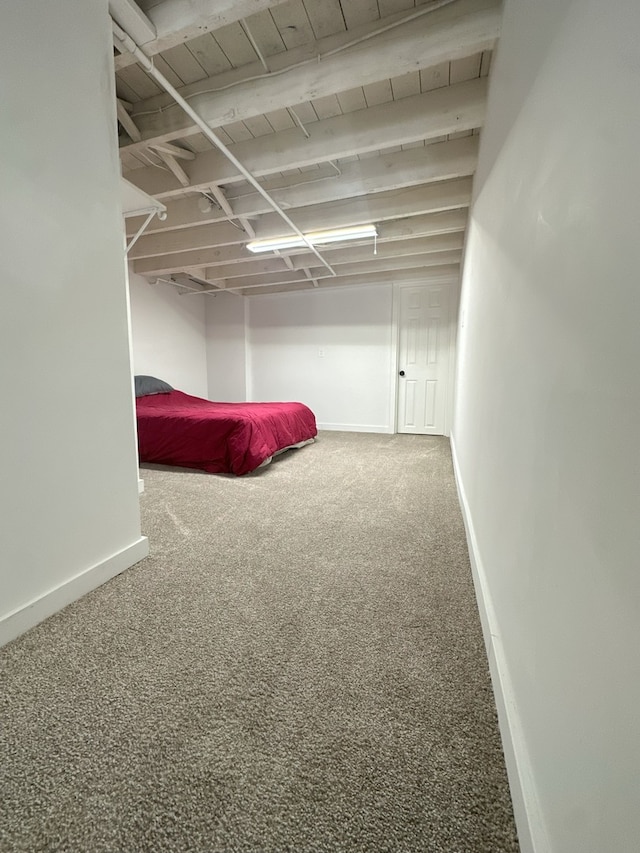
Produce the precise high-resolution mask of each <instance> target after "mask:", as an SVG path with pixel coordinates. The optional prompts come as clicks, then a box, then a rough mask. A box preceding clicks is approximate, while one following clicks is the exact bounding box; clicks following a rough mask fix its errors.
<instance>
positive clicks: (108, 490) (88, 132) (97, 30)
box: [0, 0, 147, 642]
mask: <svg viewBox="0 0 640 853" xmlns="http://www.w3.org/2000/svg"><path fill="white" fill-rule="evenodd" d="M25 45H29V49H28V50H25ZM113 97H114V94H113V48H112V44H111V35H110V29H109V23H108V16H107V3H106V0H103V2H96V3H85V2H84V0H65V2H64V3H54V4H47V3H42V2H39V0H23V2H21V3H5V4H3V7H2V27H1V28H0V114H1V115H2V133H1V134H0V164H1V166H0V168H1V169H2V193H1V194H0V268H1V270H2V287H1V288H0V373H1V387H2V406H1V407H0V419H1V424H0V434H1V435H2V441H1V442H0V471H1V472H2V473H1V479H2V488H1V491H0V499H1V502H2V507H1V508H0V642H5V641H6V640H8V639H10V638H11V637H13V636H15V635H16V634H18V633H19V632H21V631H23V630H25V629H26V628H27V627H30V626H31V625H33V624H35V622H37V621H39V620H40V619H42V618H44V617H45V616H47V615H49V614H50V613H51V612H54V611H55V610H57V609H58V608H59V607H61V606H62V605H64V604H65V603H67V602H68V601H70V600H72V599H73V598H76V597H77V596H78V595H80V594H82V593H83V592H84V591H86V590H87V589H90V588H92V587H93V586H95V585H97V584H98V583H100V582H101V581H103V580H105V579H106V578H107V577H109V576H111V575H112V574H114V573H116V572H117V571H121V570H122V569H124V568H126V567H127V566H129V565H131V564H132V563H133V562H136V561H137V560H138V559H140V558H141V557H142V556H144V554H145V553H146V551H147V543H146V540H145V539H144V538H142V537H141V535H140V518H139V508H138V485H137V468H136V453H135V436H134V429H133V400H132V394H131V379H130V360H129V343H128V327H127V300H126V287H125V270H124V261H123V237H122V219H121V213H120V195H119V164H118V154H117V141H116V137H115V128H116V121H115V107H114V100H113Z"/></svg>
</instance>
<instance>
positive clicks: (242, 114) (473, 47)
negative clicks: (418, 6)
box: [125, 0, 500, 147]
mask: <svg viewBox="0 0 640 853" xmlns="http://www.w3.org/2000/svg"><path fill="white" fill-rule="evenodd" d="M499 28H500V2H499V0H457V2H456V3H451V4H449V5H447V6H445V7H443V8H441V9H437V10H436V11H434V12H433V13H431V14H428V15H423V16H422V17H420V18H417V19H415V20H414V21H410V22H408V23H406V24H401V25H399V26H398V27H397V28H395V29H393V30H390V31H388V32H383V33H381V34H380V35H377V36H375V37H374V38H371V39H369V40H367V41H365V42H363V43H362V44H361V45H357V46H354V47H351V48H349V49H348V50H345V51H344V52H343V53H340V54H337V55H333V56H329V57H327V58H326V59H323V60H322V62H309V63H307V64H305V65H303V66H301V67H297V68H292V69H290V70H288V71H285V72H283V73H281V74H270V75H265V76H263V77H261V78H260V79H258V80H251V81H247V82H243V83H240V84H238V85H237V86H234V87H233V88H232V89H227V90H224V89H223V90H221V91H212V92H206V93H202V94H198V95H193V96H192V97H191V98H190V104H191V106H192V107H193V108H194V109H195V110H196V111H197V112H198V113H199V115H200V116H201V117H202V118H203V119H204V121H206V122H207V124H208V125H209V126H210V127H221V126H222V125H224V124H229V123H230V122H235V121H244V120H246V119H249V118H253V117H255V116H259V115H263V114H264V113H265V112H268V111H270V110H277V109H280V108H282V107H283V106H288V107H293V106H295V105H296V104H302V103H305V102H307V101H310V100H313V99H314V98H321V97H324V96H327V95H331V94H334V93H335V92H340V91H342V90H344V89H345V88H351V87H353V86H365V85H367V84H371V83H375V82H378V81H380V80H385V79H388V78H390V77H398V76H400V75H402V74H407V73H410V72H412V71H415V70H416V69H419V68H427V67H429V66H431V65H437V64H438V63H440V62H442V61H444V60H451V59H456V58H459V57H463V56H468V55H470V54H474V53H478V52H479V51H483V50H488V49H491V48H492V47H493V45H494V43H495V41H496V39H497V37H498V33H499ZM345 84H346V85H345ZM180 94H182V93H180ZM133 118H134V120H135V122H136V125H137V126H138V128H139V129H140V132H141V134H142V140H143V141H146V142H153V141H158V142H160V141H170V140H171V139H175V138H178V137H185V136H188V135H190V134H192V133H196V132H197V131H198V128H197V127H196V126H195V125H194V124H193V122H192V121H191V119H190V118H189V117H188V116H187V115H186V114H185V113H184V112H183V111H182V110H180V109H179V108H177V107H175V108H171V107H170V108H167V109H165V110H163V111H161V112H158V111H151V112H150V111H149V109H148V108H146V107H145V106H144V105H141V106H140V107H134V115H133ZM125 147H126V146H125Z"/></svg>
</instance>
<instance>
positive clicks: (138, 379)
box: [133, 376, 173, 397]
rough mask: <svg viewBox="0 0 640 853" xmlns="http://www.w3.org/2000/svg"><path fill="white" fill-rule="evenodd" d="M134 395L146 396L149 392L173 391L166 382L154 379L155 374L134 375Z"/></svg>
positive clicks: (166, 392) (162, 392) (163, 392)
mask: <svg viewBox="0 0 640 853" xmlns="http://www.w3.org/2000/svg"><path fill="white" fill-rule="evenodd" d="M133 379H134V382H135V388H136V397H146V396H148V395H149V394H168V393H169V391H173V388H172V387H171V385H169V383H168V382H163V381H162V379H156V377H155V376H134V377H133Z"/></svg>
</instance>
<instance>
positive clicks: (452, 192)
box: [132, 178, 471, 258]
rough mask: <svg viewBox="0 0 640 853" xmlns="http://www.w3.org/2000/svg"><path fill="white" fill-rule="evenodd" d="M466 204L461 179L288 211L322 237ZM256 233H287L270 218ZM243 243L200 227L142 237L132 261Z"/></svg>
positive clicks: (220, 227) (222, 230) (466, 183)
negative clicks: (326, 233)
mask: <svg viewBox="0 0 640 853" xmlns="http://www.w3.org/2000/svg"><path fill="white" fill-rule="evenodd" d="M470 201H471V179H470V178H460V179H458V180H456V181H443V182H441V183H438V184H429V185H427V186H420V187H415V188H412V189H408V190H402V191H395V190H394V191H391V192H385V193H377V194H376V195H374V196H367V197H365V198H364V199H347V200H345V201H338V202H330V203H328V204H321V205H317V206H315V207H309V208H299V209H296V210H295V211H291V214H292V216H295V220H296V224H297V225H298V227H299V228H300V229H301V230H302V231H307V232H308V231H322V230H323V229H326V228H345V227H348V226H350V225H361V224H365V223H368V222H384V221H385V220H388V219H399V218H402V217H406V216H417V215H419V214H423V213H437V212H440V211H446V210H454V209H456V208H461V207H468V205H469V203H470ZM234 231H235V232H236V233H235V234H234V233H233V232H234ZM255 231H256V236H257V238H258V239H260V240H265V239H268V238H271V237H281V236H283V235H285V234H287V233H290V232H287V231H286V230H285V227H284V226H283V223H282V220H281V219H280V217H278V216H277V215H276V214H271V213H270V214H266V215H265V216H263V217H262V218H261V219H260V220H259V222H258V223H257V225H256V228H255ZM241 240H242V238H241V237H240V235H239V233H238V230H237V229H236V228H234V227H233V226H231V225H229V224H227V223H218V224H215V225H211V226H208V225H198V226H196V227H194V228H184V229H181V230H179V231H168V232H166V233H162V234H150V235H148V236H145V237H141V238H140V240H139V241H138V243H137V244H136V246H135V247H134V249H133V250H132V257H133V258H148V257H152V256H153V255H164V254H170V253H172V252H187V251H191V250H193V249H199V248H204V247H205V246H206V245H209V246H215V245H219V244H221V243H237V242H241ZM245 240H246V236H245Z"/></svg>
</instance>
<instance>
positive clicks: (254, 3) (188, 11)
mask: <svg viewBox="0 0 640 853" xmlns="http://www.w3.org/2000/svg"><path fill="white" fill-rule="evenodd" d="M282 2H284V0H215V2H214V3H206V2H202V0H164V2H162V3H158V4H157V5H155V6H153V7H151V8H150V9H149V11H148V18H147V19H148V21H149V22H150V24H151V25H152V26H153V30H154V32H153V36H152V37H151V38H146V39H145V40H144V41H141V40H139V39H138V38H136V35H135V33H134V32H133V31H132V30H131V29H129V28H128V27H127V26H126V25H125V24H124V23H123V22H122V20H119V19H118V18H116V17H115V15H113V13H112V17H113V18H114V20H115V21H117V23H118V24H120V26H121V27H122V28H123V29H124V30H126V31H127V32H128V33H129V35H130V36H131V37H132V38H134V39H135V40H136V42H137V43H138V44H139V45H144V48H145V51H146V52H147V53H148V54H149V56H154V55H155V54H157V53H160V52H161V51H163V50H168V49H169V48H172V47H175V46H176V45H179V44H183V43H184V42H186V41H189V40H190V39H193V38H196V37H197V36H201V35H204V34H205V33H207V32H211V31H212V30H217V29H219V28H220V27H224V26H227V25H228V24H232V23H234V22H235V21H239V20H240V19H241V18H246V17H247V16H248V15H254V14H256V13H257V12H261V11H264V10H266V9H269V8H271V7H273V6H277V5H278V4H279V3H282ZM112 4H113V5H114V6H120V5H123V4H127V5H131V6H135V4H134V3H128V0H110V2H109V11H110V12H111V6H112ZM134 61H135V60H134V59H133V58H132V57H130V56H127V55H123V56H120V57H117V58H116V69H118V68H126V67H127V66H128V65H132V64H133V63H134Z"/></svg>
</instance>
